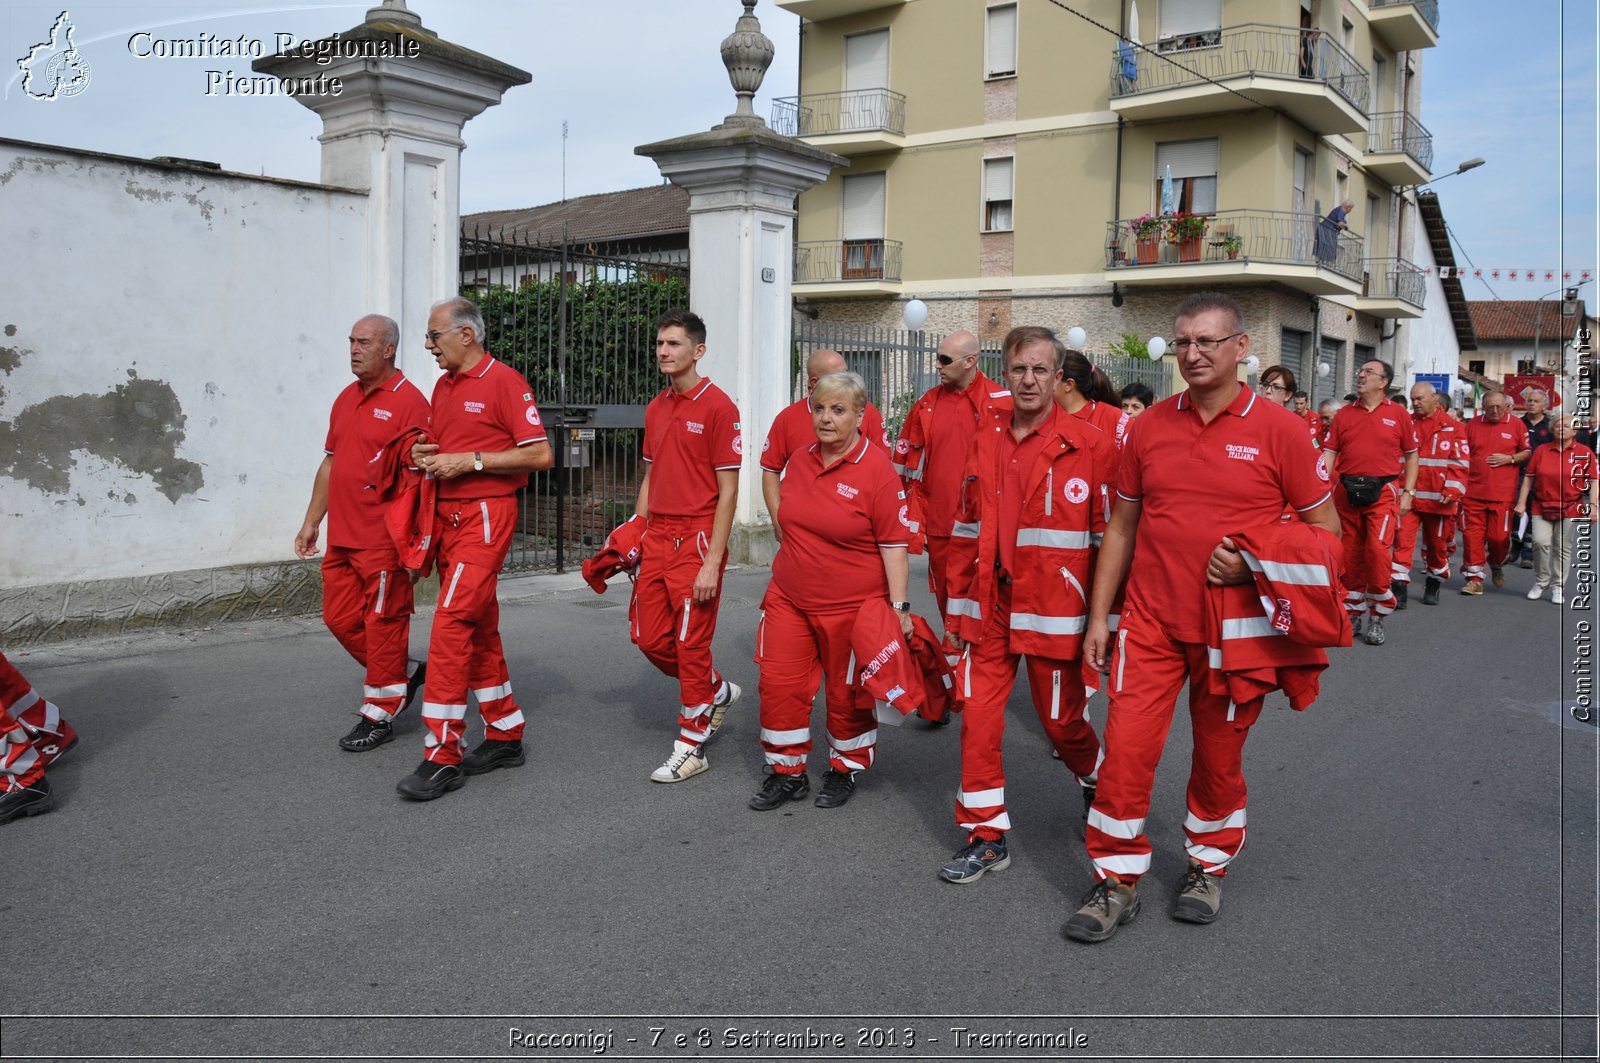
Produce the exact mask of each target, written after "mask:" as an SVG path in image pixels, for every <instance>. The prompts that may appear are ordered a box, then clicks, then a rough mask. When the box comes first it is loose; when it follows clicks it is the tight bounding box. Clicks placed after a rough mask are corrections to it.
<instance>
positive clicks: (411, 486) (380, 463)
mask: <svg viewBox="0 0 1600 1063" xmlns="http://www.w3.org/2000/svg"><path fill="white" fill-rule="evenodd" d="M427 441H428V431H427V429H425V428H421V427H417V426H413V427H411V428H405V429H402V430H401V431H400V432H399V434H397V435H396V436H395V437H394V438H393V439H391V440H389V442H387V443H385V444H384V445H383V449H382V450H380V451H378V453H377V454H375V455H373V457H372V460H371V461H369V462H368V463H367V490H369V491H377V492H378V497H379V498H381V499H382V500H383V501H385V502H388V503H389V508H388V509H387V510H385V511H384V517H383V523H384V526H385V527H386V528H388V530H389V538H390V539H391V540H392V541H393V542H394V548H395V550H396V551H398V552H399V554H400V564H401V565H402V566H404V567H405V568H407V569H409V570H410V571H412V572H415V573H416V574H417V576H418V578H421V577H424V576H426V575H427V574H428V573H429V572H431V571H433V555H434V552H435V550H436V549H437V547H438V542H437V540H436V539H435V537H434V534H433V519H434V518H433V506H434V497H435V492H436V491H437V490H438V484H439V482H438V481H437V480H435V479H434V478H433V477H432V476H429V475H427V474H425V473H423V472H422V470H420V469H418V468H416V467H415V466H413V465H412V464H411V448H412V446H414V445H415V444H417V443H426V442H427Z"/></svg>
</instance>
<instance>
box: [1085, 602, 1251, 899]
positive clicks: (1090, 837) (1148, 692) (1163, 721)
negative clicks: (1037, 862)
mask: <svg viewBox="0 0 1600 1063" xmlns="http://www.w3.org/2000/svg"><path fill="white" fill-rule="evenodd" d="M1184 680H1188V681H1189V723H1190V726H1191V727H1192V728H1193V731H1194V757H1193V760H1192V762H1191V765H1190V768H1189V788H1188V793H1187V805H1188V815H1187V816H1186V817H1185V818H1184V821H1183V834H1184V839H1185V842H1186V844H1185V846H1184V848H1185V849H1186V850H1187V851H1188V853H1189V855H1190V856H1191V857H1193V858H1194V859H1195V860H1198V861H1200V862H1201V863H1202V864H1204V865H1205V869H1206V871H1207V872H1209V873H1211V874H1214V875H1220V874H1224V873H1225V872H1226V868H1227V865H1228V862H1229V861H1231V860H1232V859H1233V858H1234V857H1236V856H1238V855H1239V850H1240V849H1242V848H1244V840H1245V793H1246V791H1245V783H1244V741H1245V738H1246V737H1248V735H1249V731H1250V725H1251V724H1253V723H1255V721H1256V718H1257V717H1258V716H1260V715H1261V704H1262V701H1263V700H1264V699H1263V698H1255V699H1253V700H1251V701H1248V702H1245V703H1243V704H1237V705H1236V704H1234V703H1233V702H1231V701H1229V700H1228V697H1227V695H1226V694H1213V693H1212V692H1211V690H1210V665H1209V664H1208V663H1207V653H1206V647H1205V645H1204V644H1203V643H1198V642H1178V641H1176V640H1174V639H1172V638H1170V637H1169V636H1168V635H1167V633H1166V632H1165V630H1163V629H1162V627H1161V624H1160V622H1159V620H1158V619H1155V618H1147V617H1145V616H1143V615H1142V614H1140V613H1139V612H1138V611H1137V610H1136V609H1135V608H1134V607H1133V606H1129V607H1127V608H1125V609H1124V610H1123V611H1122V625H1121V627H1120V628H1119V629H1118V631H1117V635H1116V644H1115V648H1114V650H1113V652H1112V657H1111V684H1110V691H1109V694H1110V697H1111V709H1110V712H1109V714H1108V715H1107V718H1106V757H1105V763H1104V764H1102V765H1101V766H1100V786H1099V789H1098V790H1097V791H1096V793H1095V799H1094V808H1092V809H1090V810H1089V824H1088V828H1087V830H1086V831H1085V835H1084V837H1085V843H1086V845H1087V847H1088V850H1089V856H1090V858H1091V859H1093V860H1094V872H1095V875H1096V876H1098V877H1100V878H1105V877H1106V876H1107V875H1114V876H1116V877H1117V878H1119V879H1121V880H1122V881H1124V882H1133V881H1136V880H1137V879H1138V878H1139V876H1140V875H1143V874H1144V873H1145V872H1146V871H1149V870H1150V839H1149V838H1148V837H1147V836H1146V834H1145V817H1146V816H1147V815H1148V814H1149V811H1150V790H1151V787H1152V786H1153V785H1154V783H1155V777H1156V765H1157V764H1158V763H1160V761H1161V750H1162V748H1163V747H1164V746H1165V745H1166V743H1167V733H1168V731H1170V730H1171V728H1172V716H1173V711H1174V709H1175V708H1176V706H1177V699H1178V691H1179V690H1180V689H1181V688H1182V686H1183V683H1184Z"/></svg>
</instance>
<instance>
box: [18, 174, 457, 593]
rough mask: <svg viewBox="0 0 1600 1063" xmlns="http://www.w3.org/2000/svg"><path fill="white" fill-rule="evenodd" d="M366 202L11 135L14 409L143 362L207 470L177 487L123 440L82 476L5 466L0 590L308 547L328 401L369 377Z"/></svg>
mask: <svg viewBox="0 0 1600 1063" xmlns="http://www.w3.org/2000/svg"><path fill="white" fill-rule="evenodd" d="M366 203H367V197H366V196H365V195H364V194H361V193H352V192H348V191H340V190H335V189H328V188H321V187H317V186H305V185H293V184H290V183H287V182H279V181H271V180H258V179H252V178H250V177H248V176H243V175H236V174H219V173H204V172H196V171H193V170H186V169H173V168H164V167H160V166H156V165H152V164H147V163H141V162H139V161H137V160H130V159H122V158H116V157H111V156H104V155H95V154H88V153H76V152H72V151H68V150H62V149H55V148H42V147H35V146H24V145H17V144H7V143H0V246H4V247H6V248H7V249H8V252H7V254H6V255H5V258H4V260H3V262H0V291H3V292H4V299H3V302H0V328H3V331H4V333H5V335H0V347H7V348H11V349H12V350H13V351H15V352H16V354H15V356H14V358H13V359H12V360H11V361H13V362H14V363H15V364H14V365H13V367H12V369H11V371H10V372H9V373H0V388H3V389H4V396H3V397H0V421H5V422H10V423H12V424H16V423H17V422H16V418H18V417H19V416H22V415H23V414H24V412H25V411H26V410H27V409H28V408H30V407H33V406H35V405H36V404H39V403H43V402H47V401H48V400H50V399H51V398H53V397H56V396H73V395H101V394H105V393H108V392H111V391H113V390H114V389H115V388H116V387H117V386H118V385H119V384H125V383H127V382H128V381H129V380H130V378H131V377H132V376H133V375H135V374H136V375H137V377H138V378H139V379H141V380H147V381H164V382H166V383H167V384H168V385H170V387H171V389H172V391H173V393H174V394H175V396H176V398H177V401H178V403H179V405H180V406H181V409H182V412H183V414H184V416H185V423H184V425H183V431H184V433H185V438H184V441H183V443H182V444H181V445H180V446H179V447H178V448H177V452H176V457H178V458H180V459H186V460H188V461H192V462H195V463H197V464H198V465H199V466H200V467H201V471H202V475H203V477H204V485H203V486H202V487H200V488H199V489H198V490H197V491H194V492H193V493H188V494H183V495H182V496H181V497H179V498H178V499H177V500H176V501H171V500H169V499H168V498H167V497H166V496H165V495H163V494H162V493H161V492H160V491H159V490H158V489H157V486H156V484H155V482H154V481H153V480H152V478H151V477H150V476H149V475H144V474H139V473H135V472H132V471H130V470H129V469H128V468H127V467H125V466H124V465H122V464H121V463H120V462H118V461H117V460H116V458H115V450H116V446H117V444H116V442H115V441H107V442H105V443H104V444H102V445H103V446H104V447H105V448H106V449H108V450H109V451H110V452H111V453H110V455H109V456H95V455H93V454H91V453H89V452H88V451H84V450H79V451H75V452H74V453H73V455H72V457H73V458H74V459H75V464H74V466H73V467H72V468H71V470H70V473H69V485H68V487H67V489H66V490H65V491H53V490H41V489H39V488H37V487H33V486H30V485H29V484H28V483H27V482H25V481H24V480H23V479H19V478H14V477H10V476H7V475H5V474H4V473H3V472H0V543H3V544H4V547H3V549H0V587H26V586H33V585H38V584H47V583H55V582H65V581H74V580H87V579H106V578H117V577H125V576H139V575H148V574H151V573H159V572H167V571H178V570H186V569H202V568H212V567H218V566H227V565H239V564H249V563H257V562H263V561H277V560H287V559H289V558H291V557H292V556H293V555H292V550H291V544H292V541H293V538H294V534H295V532H296V530H297V529H298V527H299V523H300V519H301V517H302V515H303V514H304V511H305V506H306V501H307V498H308V496H309V492H310V487H311V479H312V474H313V473H314V471H315V469H316V467H317V463H318V462H319V461H320V460H321V456H322V443H323V437H324V433H325V432H326V427H327V414H328V409H329V407H330V405H331V403H332V401H333V399H334V396H335V395H336V394H337V393H338V391H339V389H340V388H342V387H343V386H344V385H345V384H347V383H348V382H349V381H350V380H351V379H352V378H351V376H350V372H349V360H348V344H347V342H346V340H345V337H346V336H347V335H348V334H349V327H350V325H351V323H352V322H353V321H354V320H355V319H356V318H357V317H359V316H360V315H361V314H362V313H363V312H365V310H366V307H365V306H364V300H365V298H366V293H367V268H366V260H367V247H366V240H367V230H366V218H365V211H366ZM404 324H406V323H404V322H402V325H404ZM415 328H416V326H415V324H413V331H414V330H415ZM8 364H9V363H8ZM402 364H404V362H403V363H402ZM4 367H5V366H4V364H0V369H3V368H4ZM423 387H424V390H425V391H426V389H427V384H426V383H424V384H423ZM34 442H35V443H37V440H35V441H34ZM23 445H24V447H26V446H28V445H29V444H28V443H26V442H24V444H23Z"/></svg>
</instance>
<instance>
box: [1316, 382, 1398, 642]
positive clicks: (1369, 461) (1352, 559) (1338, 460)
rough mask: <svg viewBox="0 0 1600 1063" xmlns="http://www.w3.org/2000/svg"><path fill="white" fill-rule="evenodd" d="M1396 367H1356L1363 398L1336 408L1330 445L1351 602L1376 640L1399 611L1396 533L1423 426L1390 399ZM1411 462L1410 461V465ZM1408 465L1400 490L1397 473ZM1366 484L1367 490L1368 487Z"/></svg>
mask: <svg viewBox="0 0 1600 1063" xmlns="http://www.w3.org/2000/svg"><path fill="white" fill-rule="evenodd" d="M1392 379H1394V370H1393V369H1391V368H1390V367H1389V363H1388V362H1380V361H1378V360H1377V359H1376V358H1373V359H1371V360H1369V361H1367V362H1364V363H1362V366H1361V368H1360V370H1358V371H1357V373H1356V401H1355V402H1352V403H1350V404H1349V405H1348V406H1344V407H1342V408H1341V409H1340V410H1339V412H1338V413H1336V414H1334V415H1333V427H1332V428H1330V429H1329V430H1328V438H1327V439H1326V440H1324V441H1323V444H1322V456H1323V460H1324V461H1326V462H1327V463H1328V473H1329V475H1330V476H1333V477H1337V479H1338V483H1339V487H1338V489H1336V490H1335V491H1334V493H1333V501H1334V505H1335V506H1336V507H1337V509H1338V511H1339V523H1340V524H1341V525H1342V526H1343V528H1344V534H1343V536H1342V538H1343V540H1344V587H1345V594H1344V608H1345V612H1347V613H1349V614H1350V623H1351V626H1352V627H1353V628H1354V629H1355V632H1356V634H1358V635H1359V634H1362V631H1361V622H1362V619H1363V618H1364V617H1368V616H1369V614H1370V619H1368V620H1367V627H1366V632H1365V635H1366V640H1367V644H1368V645H1371V646H1381V645H1383V642H1384V637H1385V636H1384V630H1383V618H1384V617H1386V616H1388V615H1389V614H1390V613H1392V612H1394V608H1395V597H1394V591H1393V589H1392V588H1391V586H1390V584H1391V582H1392V580H1393V577H1394V569H1393V563H1392V561H1391V560H1390V559H1391V556H1392V555H1393V553H1394V533H1395V529H1396V528H1398V527H1399V525H1400V521H1401V519H1402V518H1403V517H1404V516H1405V515H1406V514H1407V513H1410V512H1411V504H1412V502H1413V501H1414V500H1415V499H1416V496H1417V430H1416V427H1415V426H1414V425H1413V424H1412V423H1411V415H1410V414H1409V413H1407V412H1406V408H1405V407H1404V406H1402V405H1400V404H1399V403H1398V402H1394V401H1392V400H1391V399H1390V398H1389V394H1388V387H1389V381H1390V380H1392ZM1402 463H1403V467H1402ZM1402 471H1404V474H1405V482H1404V484H1403V485H1402V486H1401V487H1399V488H1398V489H1397V488H1396V486H1395V483H1394V481H1395V479H1396V478H1397V477H1399V476H1400V475H1401V472H1402ZM1363 490H1365V491H1366V494H1363V493H1362V492H1363Z"/></svg>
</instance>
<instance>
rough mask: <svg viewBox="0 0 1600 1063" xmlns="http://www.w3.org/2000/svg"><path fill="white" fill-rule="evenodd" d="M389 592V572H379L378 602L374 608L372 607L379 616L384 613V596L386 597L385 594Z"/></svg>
mask: <svg viewBox="0 0 1600 1063" xmlns="http://www.w3.org/2000/svg"><path fill="white" fill-rule="evenodd" d="M388 592H389V573H387V572H380V573H378V604H377V605H375V606H373V608H372V611H373V612H374V613H377V614H378V615H379V616H382V615H383V598H384V595H386V594H388Z"/></svg>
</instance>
